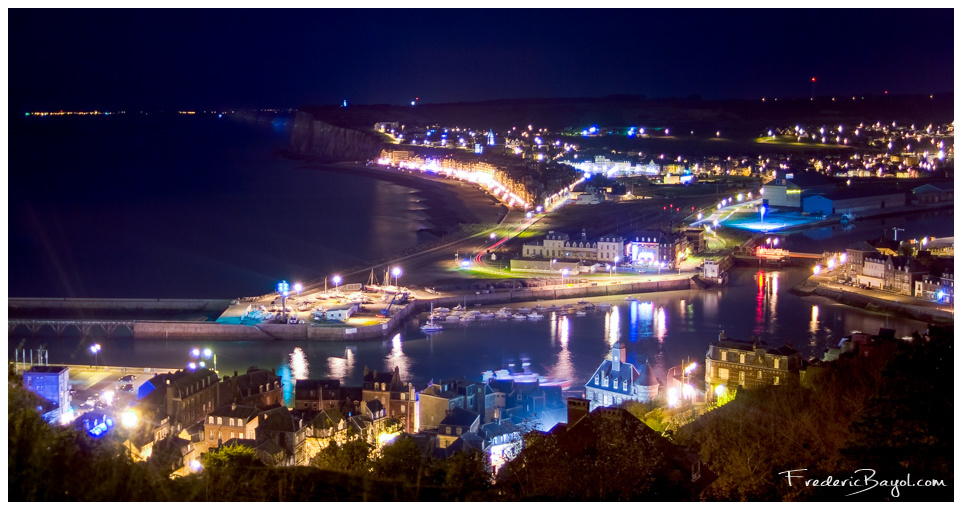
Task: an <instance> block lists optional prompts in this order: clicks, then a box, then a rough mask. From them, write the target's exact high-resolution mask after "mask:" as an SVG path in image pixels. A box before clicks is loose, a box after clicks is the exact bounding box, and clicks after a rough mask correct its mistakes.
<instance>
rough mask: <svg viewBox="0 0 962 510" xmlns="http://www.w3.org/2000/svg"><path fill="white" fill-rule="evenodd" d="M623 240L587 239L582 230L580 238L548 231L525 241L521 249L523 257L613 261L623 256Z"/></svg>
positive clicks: (606, 238) (618, 238)
mask: <svg viewBox="0 0 962 510" xmlns="http://www.w3.org/2000/svg"><path fill="white" fill-rule="evenodd" d="M624 246H625V240H624V238H622V237H600V238H598V239H594V240H589V239H588V234H587V233H586V232H585V231H584V230H582V231H581V236H580V238H576V239H572V238H571V237H569V236H568V234H565V233H562V232H555V231H553V230H552V231H550V232H548V235H546V236H545V237H544V239H542V240H540V241H535V242H532V243H526V244H525V245H524V246H523V247H522V250H521V253H522V256H523V257H525V258H548V259H577V260H591V261H598V262H614V261H615V258H616V257H617V258H618V259H619V260H621V259H622V258H623V256H622V251H623V250H624Z"/></svg>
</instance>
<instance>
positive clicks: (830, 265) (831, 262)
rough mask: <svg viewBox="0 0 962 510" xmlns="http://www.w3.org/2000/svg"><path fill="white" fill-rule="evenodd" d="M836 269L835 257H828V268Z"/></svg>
mask: <svg viewBox="0 0 962 510" xmlns="http://www.w3.org/2000/svg"><path fill="white" fill-rule="evenodd" d="M832 269H835V257H832V258H830V259H828V270H829V271H831V270H832Z"/></svg>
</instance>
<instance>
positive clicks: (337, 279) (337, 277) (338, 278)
mask: <svg viewBox="0 0 962 510" xmlns="http://www.w3.org/2000/svg"><path fill="white" fill-rule="evenodd" d="M331 282H333V283H334V293H335V294H337V288H338V287H339V286H340V285H341V275H337V274H336V275H334V276H333V277H332V278H331Z"/></svg>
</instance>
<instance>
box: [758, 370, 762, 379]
mask: <svg viewBox="0 0 962 510" xmlns="http://www.w3.org/2000/svg"><path fill="white" fill-rule="evenodd" d="M758 378H759V379H761V378H762V371H761V370H759V371H758Z"/></svg>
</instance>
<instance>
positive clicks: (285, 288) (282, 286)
mask: <svg viewBox="0 0 962 510" xmlns="http://www.w3.org/2000/svg"><path fill="white" fill-rule="evenodd" d="M290 290H291V284H289V283H287V280H281V281H279V282H278V283H277V292H278V293H280V294H284V295H285V296H286V295H287V293H288V292H289V291H290Z"/></svg>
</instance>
